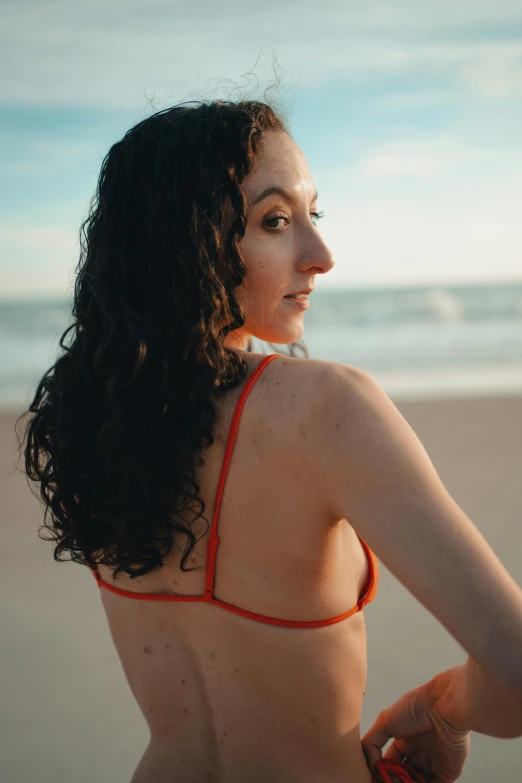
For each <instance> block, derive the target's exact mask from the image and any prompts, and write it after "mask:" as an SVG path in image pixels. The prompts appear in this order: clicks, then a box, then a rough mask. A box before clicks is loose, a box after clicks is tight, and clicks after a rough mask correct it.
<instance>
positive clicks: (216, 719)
mask: <svg viewBox="0 0 522 783" xmlns="http://www.w3.org/2000/svg"><path fill="white" fill-rule="evenodd" d="M241 355H242V356H243V357H244V358H245V360H246V361H247V362H248V364H249V373H248V377H250V376H251V374H252V372H253V370H254V369H255V368H256V367H257V366H258V364H259V362H260V360H261V359H262V358H263V357H262V356H260V355H259V354H249V353H247V352H241ZM313 364H314V365H315V366H316V367H317V363H315V362H314V363H313ZM311 366H312V363H310V364H309V363H308V362H304V361H302V360H298V359H291V358H286V357H282V356H281V357H277V358H276V359H275V360H274V361H272V362H271V363H270V365H269V366H267V367H266V368H265V369H264V370H263V372H262V374H261V376H260V377H259V378H258V379H257V381H256V383H255V385H254V387H253V388H252V390H251V392H250V394H249V396H248V398H247V400H246V403H245V406H244V409H243V412H242V415H241V420H240V424H239V430H238V433H237V437H236V442H235V446H234V451H233V454H232V459H231V463H230V467H229V471H228V476H227V480H226V484H225V488H224V494H223V498H222V503H221V508H220V514H219V520H218V530H219V539H220V544H219V549H218V555H217V561H216V575H215V583H214V592H215V596H216V597H217V598H218V599H221V600H223V601H227V602H229V603H231V604H235V605H237V606H239V607H241V608H243V609H247V610H250V611H254V612H259V613H261V614H264V615H269V616H272V617H276V618H283V619H287V620H305V621H310V620H324V619H326V618H329V617H335V616H337V615H340V614H342V613H343V612H346V611H347V610H348V609H350V608H351V607H353V606H355V605H356V604H357V601H358V598H359V596H360V594H361V591H362V589H363V588H364V585H365V584H366V582H367V579H368V572H369V565H368V561H367V558H366V554H365V552H364V549H363V547H362V545H361V542H360V541H359V539H358V537H357V535H356V533H355V531H354V530H353V529H352V527H351V526H350V525H349V524H348V522H347V521H346V520H339V519H335V517H334V516H333V515H332V512H331V509H330V508H329V505H328V498H326V497H324V496H321V493H320V492H319V491H318V487H319V486H321V485H322V482H320V481H317V475H318V474H317V472H318V471H320V470H321V465H320V464H318V461H317V460H316V459H315V456H314V454H313V453H310V449H309V448H307V443H308V441H307V433H308V432H309V428H310V427H312V426H317V422H314V421H312V417H311V416H310V413H309V411H310V409H311V406H310V405H309V404H307V401H308V400H309V399H310V396H309V395H311V394H318V393H320V389H319V388H317V386H316V385H315V384H316V382H315V380H314V377H313V373H312V372H311ZM243 387H244V383H243V384H242V385H241V386H240V387H237V388H236V389H233V390H231V391H230V392H229V393H228V394H227V395H225V397H224V398H221V400H217V401H216V402H215V404H216V408H217V418H216V426H215V428H214V436H215V442H214V444H213V446H212V447H210V448H209V449H207V450H206V451H205V452H204V458H205V464H204V466H203V468H200V469H198V472H197V476H196V478H197V481H198V483H199V485H200V492H199V495H200V497H201V498H202V499H203V500H204V502H205V517H206V518H207V519H208V520H209V523H210V521H211V520H212V517H213V512H214V501H215V495H216V489H217V485H218V479H219V473H220V470H221V466H222V463H223V457H224V452H225V445H226V439H227V437H228V433H229V431H230V426H231V419H232V414H233V410H234V407H235V404H236V402H237V400H238V398H239V395H240V394H241V391H242V389H243ZM201 525H203V526H202V527H201ZM202 530H204V523H202V522H201V521H200V522H199V526H198V527H196V534H197V535H199V534H200V532H201V531H202ZM207 538H208V534H206V535H205V536H204V537H203V538H202V539H201V540H200V541H199V542H198V544H197V546H196V549H195V552H194V554H193V556H192V559H191V560H190V561H189V563H188V565H189V566H190V567H192V566H194V565H196V566H198V567H199V570H198V571H195V572H192V573H183V572H182V571H180V570H179V562H180V559H181V552H182V549H181V548H179V547H177V548H176V549H175V550H173V551H172V553H171V555H170V556H169V558H168V561H167V564H166V565H165V566H164V568H163V569H161V571H160V572H158V573H156V574H153V575H150V576H148V577H146V578H143V579H141V580H130V579H129V578H128V577H127V576H126V575H122V576H121V577H119V578H118V580H117V581H114V580H113V579H112V578H111V571H110V569H109V568H107V567H104V566H100V568H99V573H100V576H101V577H102V579H104V580H105V581H107V582H109V583H112V584H114V585H116V586H118V587H120V588H122V589H126V590H132V591H135V592H138V591H139V592H145V593H166V594H170V595H172V594H178V595H181V594H183V595H201V594H202V593H203V588H204V581H205V561H206V546H207ZM183 543H184V542H183V541H182V544H183ZM101 597H102V601H103V605H104V607H105V610H106V613H107V617H108V621H109V626H110V629H111V633H112V637H113V639H114V643H115V646H116V649H117V651H118V654H119V656H120V659H121V662H122V665H123V668H124V671H125V674H126V676H127V679H128V682H129V684H130V687H131V689H132V691H133V693H134V695H135V698H136V700H137V702H138V704H139V706H140V708H141V710H142V712H143V715H144V717H145V719H146V721H147V724H148V726H149V729H150V735H151V736H150V742H149V746H148V748H147V750H146V752H145V754H144V756H143V758H142V760H141V762H140V764H139V765H138V768H137V769H136V772H135V774H134V776H133V778H132V783H153V782H154V783H167V781H168V783H172V781H174V780H175V781H176V783H185V781H209V782H210V781H212V783H222V782H224V781H226V783H236V782H237V783H240V781H241V783H244V781H245V780H248V781H249V783H268V782H269V781H274V783H276V781H285V783H292V782H293V781H295V782H296V783H297V781H299V783H304V782H305V781H315V780H321V781H325V783H326V781H328V783H341V781H342V782H343V783H345V782H346V780H350V781H351V783H369V781H371V778H372V776H371V773H370V771H369V769H368V767H367V766H366V763H365V760H364V756H363V751H362V747H361V744H360V733H359V722H360V714H361V707H362V699H363V694H364V689H365V683H366V632H365V624H364V616H363V612H360V611H359V612H356V613H355V614H353V615H352V616H350V617H348V618H346V619H345V620H343V621H341V622H338V623H335V624H333V625H330V626H326V627H321V628H285V627H278V626H273V625H268V624H265V623H260V622H256V621H253V620H251V619H248V618H245V617H241V616H238V615H236V614H234V613H232V612H228V611H225V610H223V609H221V608H220V607H218V606H213V605H211V604H204V603H190V602H188V603H184V602H180V603H177V602H168V601H134V600H128V599H126V598H124V597H122V596H119V595H117V594H114V593H111V592H110V591H108V590H101Z"/></svg>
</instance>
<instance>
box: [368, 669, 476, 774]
mask: <svg viewBox="0 0 522 783" xmlns="http://www.w3.org/2000/svg"><path fill="white" fill-rule="evenodd" d="M390 739H393V742H392V744H391V745H390V747H389V748H388V749H387V751H386V753H385V754H384V758H390V759H393V760H394V761H403V760H404V757H405V756H407V763H408V764H410V765H411V766H412V767H414V768H416V769H417V770H418V772H419V773H420V774H421V775H422V776H424V777H425V779H426V781H427V783H453V781H454V780H458V778H459V777H460V775H461V774H462V770H463V769H464V765H465V763H466V759H467V757H468V754H469V749H470V732H469V731H462V729H457V728H455V727H454V726H451V724H449V723H448V722H447V721H446V720H444V718H442V717H441V716H440V715H439V714H438V712H437V709H436V703H435V698H434V691H433V688H432V686H431V683H430V682H428V683H425V684H424V685H421V686H419V687H418V688H414V689H413V690H412V691H408V692H407V693H405V694H404V696H401V698H400V699H398V700H397V701H396V702H395V703H394V704H392V705H391V706H390V707H387V708H386V709H384V710H382V712H380V713H379V715H378V716H377V720H376V721H375V723H374V724H373V726H372V727H371V729H369V731H367V732H366V734H365V735H364V737H363V738H362V740H361V744H362V746H363V751H364V754H365V756H366V759H367V762H368V766H369V767H370V770H371V772H372V774H373V775H375V772H376V770H375V763H376V762H377V761H379V759H381V758H382V748H383V747H384V745H386V743H387V742H388V740H390Z"/></svg>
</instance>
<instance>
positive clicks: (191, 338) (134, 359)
mask: <svg viewBox="0 0 522 783" xmlns="http://www.w3.org/2000/svg"><path fill="white" fill-rule="evenodd" d="M194 103H197V104H199V105H196V106H194V105H192V106H190V105H187V104H194ZM269 130H275V131H285V132H287V133H288V130H287V129H286V126H285V123H284V121H283V120H282V119H281V117H280V116H279V115H278V114H277V113H276V111H275V110H274V109H273V108H272V107H271V106H270V105H268V104H267V103H263V102H260V101H245V100H243V101H240V102H236V103H233V102H230V101H213V102H211V103H205V102H200V101H197V102H196V101H188V102H187V103H183V104H180V105H178V106H174V107H170V108H168V109H163V110H161V111H158V112H156V113H155V114H153V115H151V116H150V117H148V118H146V119H144V120H143V121H141V122H139V123H138V124H137V125H136V126H135V127H133V128H131V129H130V130H129V131H128V132H127V133H126V134H125V135H124V137H123V138H122V139H121V140H120V141H118V142H116V143H115V144H113V145H112V147H111V148H110V150H109V152H108V153H107V155H106V156H105V158H104V160H103V163H102V166H101V171H100V175H99V179H98V184H97V190H96V193H95V196H94V197H93V199H92V200H91V202H90V206H89V214H88V217H87V219H86V220H85V221H84V222H83V223H82V225H81V227H80V248H81V250H80V257H79V262H78V265H77V267H76V270H75V271H76V273H77V275H76V278H75V285H74V301H73V308H72V316H73V323H72V324H71V325H70V326H68V328H67V329H66V330H65V331H64V332H63V334H62V335H61V338H60V341H59V345H60V348H61V349H63V353H62V354H61V355H60V356H59V357H58V358H57V360H56V362H55V363H54V365H53V366H52V367H51V368H50V369H49V370H48V371H47V372H46V373H45V375H44V376H43V377H42V379H41V380H40V382H39V384H38V386H37V390H36V393H35V395H34V398H33V401H32V402H31V404H30V406H29V409H28V411H24V413H23V414H22V416H21V417H19V418H18V419H17V422H16V426H17V425H18V423H19V421H20V419H21V418H22V417H24V416H25V415H27V413H31V414H35V415H34V416H33V417H32V418H31V419H30V421H29V423H28V425H27V429H26V431H25V433H24V437H23V442H22V443H21V442H20V438H19V448H20V449H21V448H22V446H23V448H24V456H25V472H26V474H27V476H28V477H29V478H30V479H31V480H32V481H33V482H38V483H39V485H40V492H39V498H41V500H42V501H43V503H44V505H45V514H44V523H43V525H42V526H41V527H40V528H39V530H38V534H39V537H40V538H42V539H43V540H45V541H54V542H55V543H56V547H55V549H54V559H55V560H56V561H63V560H64V559H66V558H61V557H60V555H61V554H62V553H64V552H69V553H70V555H71V557H70V559H71V560H73V561H74V562H77V563H81V564H82V565H88V566H90V567H91V568H95V567H96V565H97V564H103V565H107V566H111V567H116V568H115V571H114V576H115V577H117V576H118V574H119V573H121V572H125V573H126V574H128V575H129V576H130V577H133V578H135V577H140V576H144V575H146V574H148V573H150V572H153V571H157V570H159V569H160V568H161V567H162V566H163V557H165V556H166V555H168V553H169V552H170V551H171V549H172V547H173V545H174V540H175V534H181V535H184V536H186V542H185V543H186V545H185V549H184V552H183V557H182V559H181V565H180V567H181V570H182V571H191V570H197V568H195V569H191V568H186V567H185V563H186V560H187V559H188V557H189V556H190V554H191V552H192V550H193V549H194V547H195V545H196V543H197V541H198V540H199V538H196V535H195V533H194V531H193V530H192V527H193V526H194V524H195V522H196V521H197V520H198V519H200V518H202V519H204V520H205V522H206V524H207V528H206V530H208V528H209V522H208V520H207V519H206V517H204V514H203V512H204V510H205V504H204V502H203V501H202V499H201V498H199V496H198V493H199V486H198V484H197V483H196V480H195V468H196V466H198V467H201V466H202V465H203V464H204V460H203V457H202V454H201V452H202V451H203V449H205V448H208V447H209V446H211V445H212V444H213V442H214V438H213V435H212V427H213V424H214V420H215V415H216V411H215V408H214V405H213V404H212V400H211V397H210V395H211V394H214V395H215V396H216V397H220V396H222V395H223V394H224V393H225V392H226V391H227V390H228V389H232V388H234V387H235V386H237V385H238V384H239V383H241V381H242V380H244V379H245V377H246V375H247V372H248V366H247V363H246V362H245V361H244V360H243V359H242V358H241V357H240V356H239V355H238V354H237V353H235V352H234V350H232V349H230V348H228V347H226V346H225V345H224V342H225V339H226V337H227V335H228V334H229V333H230V332H231V331H233V330H235V329H238V328H240V327H241V326H243V325H244V323H245V318H244V313H243V311H242V308H241V307H240V305H239V304H238V302H237V301H236V298H235V297H234V293H233V292H234V289H235V288H236V287H237V286H239V285H240V284H241V282H242V281H243V280H244V277H245V265H244V262H243V258H242V256H241V253H240V248H239V243H240V242H241V240H242V238H243V236H244V234H245V228H246V220H247V215H246V209H247V203H246V199H245V197H244V194H243V192H242V190H241V188H240V184H241V183H242V182H243V180H244V179H245V177H246V176H247V175H248V173H249V172H250V171H251V169H252V166H253V164H254V161H255V158H256V152H257V151H258V149H259V145H260V143H261V141H262V138H263V133H264V132H265V131H269ZM83 233H84V234H85V243H84V241H83V239H82V234H83ZM70 332H72V339H71V341H70V344H69V345H66V344H65V338H66V336H67V335H68V334H69V333H70ZM296 348H297V349H299V350H301V351H302V352H303V353H304V355H305V357H306V358H308V352H307V350H306V347H304V345H302V344H300V343H293V344H292V345H291V346H290V355H291V356H295V349H296ZM247 350H248V351H251V350H252V340H250V341H249V343H248V346H247ZM16 426H15V429H16ZM24 444H25V445H24ZM49 515H50V518H51V519H50V522H48V516H49ZM43 530H46V531H50V533H51V535H50V537H45V536H44V535H42V531H43ZM205 532H206V531H204V532H203V533H202V535H204V534H205Z"/></svg>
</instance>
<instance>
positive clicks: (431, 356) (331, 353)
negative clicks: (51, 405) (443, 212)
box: [0, 281, 522, 411]
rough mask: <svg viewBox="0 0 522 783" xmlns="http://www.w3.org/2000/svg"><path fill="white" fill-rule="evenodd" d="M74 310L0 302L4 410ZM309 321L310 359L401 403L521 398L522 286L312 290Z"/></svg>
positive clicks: (23, 395)
mask: <svg viewBox="0 0 522 783" xmlns="http://www.w3.org/2000/svg"><path fill="white" fill-rule="evenodd" d="M70 312H71V303H70V301H69V300H68V298H67V297H63V298H62V299H42V300H36V299H34V300H25V301H22V300H4V301H0V359H1V362H0V409H2V410H9V411H13V410H14V411H18V410H21V409H23V408H25V407H27V406H28V405H29V403H30V400H31V399H32V396H33V395H34V392H35V389H36V385H37V383H38V381H39V379H40V378H41V376H42V375H43V373H44V372H46V370H48V369H49V367H50V366H51V365H52V364H53V363H54V361H55V359H56V356H57V355H58V353H59V352H60V351H61V349H60V348H59V345H58V340H59V337H60V335H61V334H62V332H63V331H64V329H65V328H66V327H67V326H68V325H69V324H70V323H71V320H72V319H71V314H70ZM304 323H305V329H304V335H303V339H304V342H305V343H306V346H307V348H308V352H309V355H310V358H312V359H324V360H327V361H334V362H340V363H343V364H350V365H354V366H356V367H360V368H361V369H363V370H366V371H367V372H370V373H371V374H372V375H373V376H374V377H375V378H376V379H377V380H378V381H379V383H380V384H381V386H382V387H383V388H384V389H385V391H386V393H387V394H388V395H389V396H390V397H391V398H392V399H393V400H394V401H397V402H398V401H401V400H423V399H440V398H448V397H467V396H474V397H476V396H490V395H497V394H501V395H519V394H522V281H516V282H511V283H505V282H502V283H488V284H480V285H427V286H417V287H404V288H396V287H393V288H392V287H387V288H357V289H355V288H337V289H326V288H325V289H317V288H316V290H315V291H314V292H313V293H312V294H311V295H310V308H309V309H308V310H307V311H306V313H305V315H304ZM70 337H71V336H70V335H69V336H68V340H69V339H70ZM254 350H255V351H258V352H260V353H272V352H273V349H272V348H270V347H269V346H268V345H267V344H266V343H262V342H261V341H258V340H257V339H256V340H254ZM275 350H277V351H280V352H281V353H284V352H285V350H286V346H284V345H281V346H276V347H275Z"/></svg>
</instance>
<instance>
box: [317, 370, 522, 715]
mask: <svg viewBox="0 0 522 783" xmlns="http://www.w3.org/2000/svg"><path fill="white" fill-rule="evenodd" d="M307 364H308V363H307ZM312 364H313V366H310V370H311V374H314V373H315V380H314V384H313V385H314V386H315V390H316V391H315V394H314V395H313V396H312V395H311V400H310V404H311V405H313V416H312V417H311V419H312V420H313V421H314V422H315V426H313V431H312V433H308V443H309V447H310V448H314V449H315V454H316V459H317V466H318V471H317V477H318V481H320V482H321V485H322V490H323V492H324V493H325V497H328V498H329V502H330V503H331V509H332V524H337V520H342V519H346V520H348V521H349V523H350V524H351V525H352V526H353V528H354V529H355V530H356V531H357V533H358V534H359V535H360V536H361V538H362V539H364V541H366V543H367V544H368V545H369V546H370V547H371V549H372V550H373V551H374V552H375V554H376V555H377V557H378V558H379V559H380V560H382V562H383V563H384V564H385V565H386V567H387V568H389V570H390V571H391V572H392V573H393V574H394V575H395V577H396V578H397V579H398V580H399V581H400V582H401V584H403V585H404V586H405V587H406V588H407V589H408V590H409V592H410V593H411V594H412V595H414V596H415V598H417V600H418V601H419V602H420V603H421V604H422V605H423V606H424V607H425V608H426V609H427V610H428V611H429V612H430V613H431V614H432V615H434V616H435V617H436V618H437V619H438V620H439V622H440V623H441V624H442V625H443V626H444V627H445V628H446V629H447V630H448V631H449V633H450V634H451V635H452V636H453V637H454V639H456V641H457V642H459V644H460V645H461V646H462V647H463V648H464V649H465V650H466V651H467V653H468V655H469V656H470V658H472V659H473V661H474V662H476V664H477V666H478V667H480V670H481V671H483V672H484V673H485V674H486V677H487V680H486V679H484V678H483V677H482V676H481V674H478V673H477V672H478V671H479V670H478V669H476V670H475V668H474V667H473V665H471V666H468V665H466V669H465V672H466V677H464V678H462V675H459V678H457V677H455V679H454V681H453V680H452V682H454V687H455V688H457V689H458V688H459V685H458V682H461V683H463V684H465V685H466V687H467V688H468V691H474V693H482V694H484V699H485V701H482V700H480V701H479V700H476V699H475V700H474V699H473V698H472V697H471V696H472V694H471V695H470V694H469V693H468V695H467V697H466V699H467V701H466V704H465V710H466V717H467V718H468V717H469V718H470V719H471V720H472V721H473V720H476V721H478V722H480V721H481V720H482V719H481V718H480V715H479V713H482V710H483V708H484V705H485V704H486V702H488V700H489V704H490V707H491V709H493V710H495V709H497V706H498V705H503V701H502V699H501V698H497V696H496V694H497V691H496V689H497V688H498V689H499V691H498V693H501V692H505V691H509V692H510V693H511V694H517V698H522V696H521V694H522V590H521V589H520V587H519V586H518V585H517V583H516V582H515V580H514V579H513V577H512V576H511V575H510V574H509V573H508V572H507V570H506V569H505V567H504V566H503V565H502V563H501V562H500V560H499V559H498V557H497V556H496V554H495V553H494V552H493V550H492V549H491V547H490V546H489V544H488V543H487V541H486V540H485V539H484V537H483V536H482V535H481V533H480V532H479V530H478V529H477V528H476V527H475V525H474V524H473V523H472V521H471V520H470V519H469V518H468V517H467V515H466V514H465V513H464V511H463V510H462V509H461V508H460V507H459V505H458V504H457V503H456V502H455V501H454V500H453V498H452V497H451V495H450V494H449V493H448V492H447V490H446V489H445V487H444V485H443V484H442V481H441V480H440V478H439V476H438V474H437V472H436V470H435V468H434V466H433V464H432V462H431V460H430V458H429V456H428V454H427V452H426V450H425V449H424V447H423V445H422V443H421V442H420V440H419V438H418V437H417V435H416V434H415V432H414V431H413V429H412V428H411V427H410V425H409V424H408V423H407V422H406V420H405V419H404V418H403V416H402V415H401V414H400V412H399V411H398V409H397V408H396V407H395V405H394V404H393V402H392V401H391V400H390V398H389V397H388V396H387V395H386V393H385V392H384V390H383V389H382V388H381V386H380V385H379V384H378V383H377V381H376V380H375V379H374V378H373V377H372V376H371V375H369V374H368V373H366V372H364V371H363V370H359V369H357V368H354V367H347V366H345V365H341V364H335V363H330V362H319V361H313V362H312ZM310 370H309V372H310ZM470 684H471V685H472V686H473V687H471V688H470V687H469V686H470ZM452 687H453V685H452ZM462 687H463V685H462ZM502 689H503V690H502ZM451 692H452V691H451V690H450V691H448V695H447V697H446V699H445V701H444V704H447V703H449V701H450V697H449V694H450V693H451ZM488 694H489V695H488ZM441 703H442V702H441ZM502 709H503V707H502ZM473 710H476V711H477V714H476V715H475V718H474V719H473V718H472V717H471V714H470V713H471V712H472V711H473ZM515 711H516V710H515ZM499 719H500V716H499Z"/></svg>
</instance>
